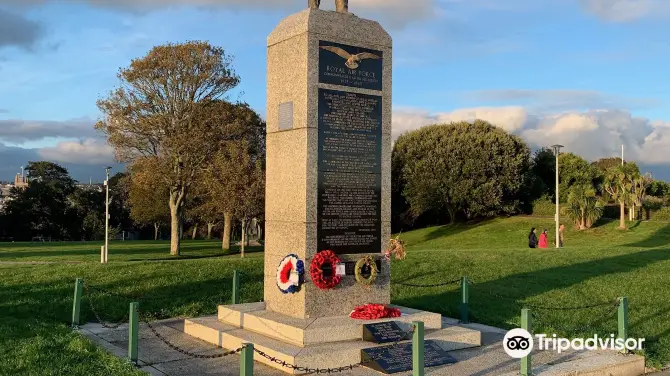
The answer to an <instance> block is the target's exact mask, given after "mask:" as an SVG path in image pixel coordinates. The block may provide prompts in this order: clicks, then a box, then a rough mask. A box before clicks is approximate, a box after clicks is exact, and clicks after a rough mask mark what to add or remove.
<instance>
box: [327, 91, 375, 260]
mask: <svg viewBox="0 0 670 376" xmlns="http://www.w3.org/2000/svg"><path fill="white" fill-rule="evenodd" d="M381 105H382V99H381V97H379V96H371V95H363V94H355V93H347V92H342V91H334V90H326V89H319V155H318V160H319V176H318V185H319V191H318V203H317V204H318V205H317V211H318V213H317V216H318V217H317V218H318V228H317V238H318V246H319V250H324V249H330V250H332V251H333V252H335V253H339V254H354V253H378V252H380V251H381V141H382V140H381V137H382V132H381V131H382V130H381V127H382V118H381V117H382V116H381Z"/></svg>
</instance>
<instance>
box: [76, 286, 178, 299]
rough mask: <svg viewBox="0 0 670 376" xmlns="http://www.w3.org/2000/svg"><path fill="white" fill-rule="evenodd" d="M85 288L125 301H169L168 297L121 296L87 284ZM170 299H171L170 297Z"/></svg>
mask: <svg viewBox="0 0 670 376" xmlns="http://www.w3.org/2000/svg"><path fill="white" fill-rule="evenodd" d="M84 287H86V288H90V289H91V290H95V291H98V292H101V293H103V294H107V295H111V296H116V297H117V298H123V299H128V300H132V301H143V300H145V301H146V300H148V301H159V300H165V299H167V298H166V297H158V298H152V297H147V296H144V295H125V294H119V293H117V292H113V291H110V290H106V289H103V288H102V287H98V286H91V285H88V284H85V285H84ZM168 298H169V297H168Z"/></svg>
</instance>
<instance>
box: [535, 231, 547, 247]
mask: <svg viewBox="0 0 670 376" xmlns="http://www.w3.org/2000/svg"><path fill="white" fill-rule="evenodd" d="M547 243H548V239H547V229H546V228H545V229H544V231H542V233H541V234H540V241H539V242H538V244H537V247H538V248H547Z"/></svg>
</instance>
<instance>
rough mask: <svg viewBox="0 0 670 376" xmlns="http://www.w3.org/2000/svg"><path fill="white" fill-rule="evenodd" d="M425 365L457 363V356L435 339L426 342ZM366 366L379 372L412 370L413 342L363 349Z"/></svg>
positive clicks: (363, 359)
mask: <svg viewBox="0 0 670 376" xmlns="http://www.w3.org/2000/svg"><path fill="white" fill-rule="evenodd" d="M424 343H425V345H424V367H426V368H427V367H436V366H441V365H445V364H453V363H456V362H457V360H456V358H454V357H452V356H451V355H449V354H447V352H446V351H444V350H443V349H442V348H441V347H440V346H439V345H438V344H437V343H435V342H434V341H430V340H429V341H425V342H424ZM361 361H362V362H365V363H364V366H365V367H368V368H371V369H373V370H375V371H377V372H381V373H385V374H391V373H397V372H407V371H411V370H412V343H411V342H409V343H401V344H397V345H395V346H382V347H375V348H370V349H362V350H361Z"/></svg>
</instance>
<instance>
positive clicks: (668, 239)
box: [626, 222, 670, 248]
mask: <svg viewBox="0 0 670 376" xmlns="http://www.w3.org/2000/svg"><path fill="white" fill-rule="evenodd" d="M639 223H640V222H638V225H639ZM635 227H636V226H633V227H630V229H633V228H635ZM668 245H670V225H666V226H664V227H662V228H660V229H658V230H656V231H655V232H654V234H653V235H651V236H650V237H648V238H647V239H644V240H641V241H638V242H635V243H629V244H626V246H627V247H640V248H658V247H666V246H668Z"/></svg>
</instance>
